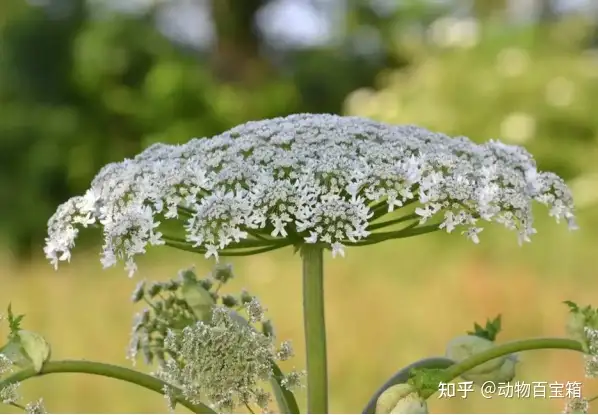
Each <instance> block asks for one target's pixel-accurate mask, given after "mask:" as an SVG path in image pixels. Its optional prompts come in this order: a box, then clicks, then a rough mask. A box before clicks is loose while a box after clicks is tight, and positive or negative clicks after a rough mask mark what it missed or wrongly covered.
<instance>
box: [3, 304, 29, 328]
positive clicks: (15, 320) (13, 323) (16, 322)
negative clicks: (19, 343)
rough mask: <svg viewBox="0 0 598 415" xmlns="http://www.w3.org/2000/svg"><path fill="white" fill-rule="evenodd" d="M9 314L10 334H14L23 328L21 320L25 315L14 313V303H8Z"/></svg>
mask: <svg viewBox="0 0 598 415" xmlns="http://www.w3.org/2000/svg"><path fill="white" fill-rule="evenodd" d="M7 314H8V326H9V329H10V335H9V336H13V335H15V334H16V333H17V332H18V331H19V330H20V329H21V321H22V320H23V318H24V317H25V315H24V314H19V315H17V316H15V315H14V313H13V312H12V304H10V303H9V304H8V311H7Z"/></svg>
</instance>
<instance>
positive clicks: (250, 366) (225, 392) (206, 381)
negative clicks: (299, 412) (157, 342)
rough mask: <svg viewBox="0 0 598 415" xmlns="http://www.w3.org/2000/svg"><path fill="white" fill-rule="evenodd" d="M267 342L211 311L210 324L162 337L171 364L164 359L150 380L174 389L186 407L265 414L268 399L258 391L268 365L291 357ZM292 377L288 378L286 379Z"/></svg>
mask: <svg viewBox="0 0 598 415" xmlns="http://www.w3.org/2000/svg"><path fill="white" fill-rule="evenodd" d="M273 340H274V339H273V338H272V337H270V336H266V335H264V334H263V333H260V332H258V331H257V330H255V329H254V328H253V327H252V326H250V325H249V324H247V322H245V321H242V320H237V319H235V318H234V317H233V315H232V314H231V313H230V311H229V310H228V309H227V308H225V307H216V308H215V309H214V314H213V318H212V321H211V322H209V323H204V322H201V321H200V322H197V323H195V324H194V325H191V326H188V327H186V328H184V329H183V330H182V332H174V331H172V330H170V331H169V332H168V335H167V336H166V338H165V341H164V346H165V348H166V349H167V350H169V351H170V352H171V353H173V354H174V355H176V356H177V359H172V358H168V359H167V360H166V361H165V362H164V363H163V364H161V365H160V368H159V370H158V372H156V376H157V377H158V378H160V379H162V380H164V381H165V382H167V383H169V384H171V385H176V386H177V387H179V388H180V389H181V390H182V392H183V395H184V396H185V398H187V399H189V400H190V401H191V402H193V403H195V404H199V403H201V402H202V400H204V401H208V402H210V404H211V406H212V407H213V408H214V409H216V410H217V411H219V412H224V413H227V412H228V413H230V412H231V411H232V410H233V409H234V408H235V407H238V406H239V405H242V404H246V405H256V406H258V407H259V408H260V409H262V410H263V411H266V410H267V408H268V404H269V402H270V400H271V397H270V393H269V392H267V391H266V390H264V389H262V387H261V386H260V385H261V383H262V382H267V381H268V380H269V379H270V378H271V376H272V374H273V372H272V365H273V362H274V361H276V360H280V361H283V360H287V359H289V358H290V357H292V353H291V354H287V353H286V352H287V351H288V350H289V349H288V346H287V345H286V343H283V345H282V346H281V348H280V350H277V349H276V347H275V346H274V343H273ZM298 376H300V375H299V374H298V373H296V372H292V375H291V377H290V378H289V379H292V378H297V379H299V378H298ZM290 386H296V385H290Z"/></svg>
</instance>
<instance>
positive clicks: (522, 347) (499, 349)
mask: <svg viewBox="0 0 598 415" xmlns="http://www.w3.org/2000/svg"><path fill="white" fill-rule="evenodd" d="M540 349H564V350H573V351H576V352H582V353H584V351H583V347H582V344H581V343H580V342H578V341H577V340H573V339H563V338H540V339H527V340H518V341H514V342H509V343H505V344H501V345H499V346H496V347H493V348H492V349H489V350H485V351H483V352H480V353H477V354H474V355H473V356H470V357H468V358H467V359H465V360H462V361H461V362H459V363H457V364H455V365H453V366H451V367H450V368H448V369H446V370H445V372H444V375H443V378H444V379H443V382H445V383H447V382H450V381H452V380H453V379H455V378H457V377H459V376H461V375H462V374H463V373H465V372H467V371H468V370H471V369H473V368H475V367H477V366H479V365H481V364H482V363H485V362H488V361H490V360H493V359H496V358H498V357H502V356H507V355H510V354H513V353H517V352H523V351H526V350H540ZM434 392H436V391H435V390H426V391H424V393H423V394H422V397H423V398H424V399H427V398H429V397H430V396H431V395H432V394H434Z"/></svg>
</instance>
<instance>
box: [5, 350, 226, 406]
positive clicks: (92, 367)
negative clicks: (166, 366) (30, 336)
mask: <svg viewBox="0 0 598 415" xmlns="http://www.w3.org/2000/svg"><path fill="white" fill-rule="evenodd" d="M51 373H87V374H90V375H98V376H105V377H108V378H112V379H119V380H123V381H125V382H129V383H134V384H135V385H138V386H141V387H143V388H146V389H149V390H152V391H154V392H158V393H159V394H162V395H163V394H164V391H163V388H164V386H169V387H170V388H171V389H172V390H173V391H174V392H176V393H177V394H179V395H182V392H181V391H180V390H179V389H177V388H175V387H172V386H171V385H168V384H167V383H166V382H162V381H161V380H160V379H157V378H155V377H153V376H150V375H146V374H145V373H141V372H137V371H135V370H131V369H127V368H124V367H120V366H115V365H109V364H106V363H99V362H89V361H85V360H60V361H53V362H46V363H45V364H44V366H43V367H42V370H41V371H40V372H39V373H38V372H36V371H35V370H34V369H33V368H27V369H24V370H21V371H20V372H17V373H15V374H14V375H12V376H9V377H8V378H6V379H3V380H2V381H1V382H0V390H1V389H2V388H3V387H5V386H6V385H9V384H11V383H16V382H23V381H25V380H27V379H31V378H35V377H38V376H45V375H49V374H51ZM177 402H178V403H180V404H181V405H183V406H184V407H185V408H187V409H189V410H190V411H191V412H193V413H196V414H214V413H216V412H214V411H213V410H211V409H210V408H209V407H207V406H206V405H203V404H194V403H192V402H189V401H188V400H186V399H184V398H182V396H178V397H177Z"/></svg>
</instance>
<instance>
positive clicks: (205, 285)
mask: <svg viewBox="0 0 598 415" xmlns="http://www.w3.org/2000/svg"><path fill="white" fill-rule="evenodd" d="M199 284H200V285H201V286H202V287H203V288H204V289H205V290H206V291H210V289H211V288H212V287H213V286H214V281H212V279H210V278H204V279H201V280H199Z"/></svg>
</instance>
